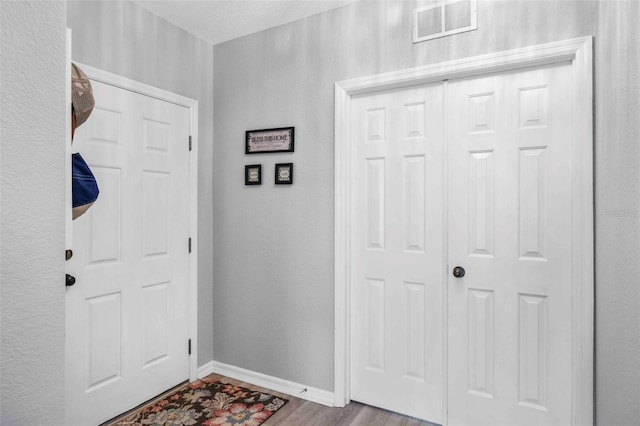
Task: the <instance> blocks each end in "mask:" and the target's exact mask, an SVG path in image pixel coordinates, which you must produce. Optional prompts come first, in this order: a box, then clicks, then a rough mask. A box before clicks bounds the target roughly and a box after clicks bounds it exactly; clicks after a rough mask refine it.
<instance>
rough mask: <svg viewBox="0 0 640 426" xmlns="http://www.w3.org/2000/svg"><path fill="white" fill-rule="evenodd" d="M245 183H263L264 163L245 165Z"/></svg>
mask: <svg viewBox="0 0 640 426" xmlns="http://www.w3.org/2000/svg"><path fill="white" fill-rule="evenodd" d="M244 184H245V185H262V164H249V165H246V166H244Z"/></svg>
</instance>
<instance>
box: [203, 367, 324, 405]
mask: <svg viewBox="0 0 640 426" xmlns="http://www.w3.org/2000/svg"><path fill="white" fill-rule="evenodd" d="M212 373H216V374H220V375H221V376H225V377H230V378H232V379H235V380H240V381H241V382H245V383H250V384H252V385H255V386H260V387H263V388H266V389H271V390H273V391H276V392H280V393H285V394H287V395H291V396H293V397H296V398H300V399H305V400H307V401H311V402H315V403H318V404H322V405H326V406H328V407H333V401H334V395H333V392H329V391H326V390H322V389H318V388H314V387H311V386H307V385H302V384H300V383H295V382H291V381H289V380H284V379H280V378H278V377H273V376H267V375H266V374H262V373H257V372H255V371H251V370H246V369H244V368H240V367H235V366H233V365H229V364H223V363H221V362H217V361H210V362H208V363H206V364H205V365H203V366H201V367H200V368H198V378H199V379H201V378H203V377H206V376H208V375H209V374H212Z"/></svg>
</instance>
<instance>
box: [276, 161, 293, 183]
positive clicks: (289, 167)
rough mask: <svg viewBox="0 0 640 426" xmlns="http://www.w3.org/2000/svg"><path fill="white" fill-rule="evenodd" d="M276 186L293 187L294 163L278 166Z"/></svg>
mask: <svg viewBox="0 0 640 426" xmlns="http://www.w3.org/2000/svg"><path fill="white" fill-rule="evenodd" d="M275 183H276V185H291V184H292V183H293V163H280V164H276V181H275Z"/></svg>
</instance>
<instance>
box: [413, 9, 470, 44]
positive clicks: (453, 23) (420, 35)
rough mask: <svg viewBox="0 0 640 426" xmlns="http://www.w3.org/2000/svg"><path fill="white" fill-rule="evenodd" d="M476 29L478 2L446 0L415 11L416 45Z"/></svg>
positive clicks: (414, 40) (414, 38) (414, 35)
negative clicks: (420, 42)
mask: <svg viewBox="0 0 640 426" xmlns="http://www.w3.org/2000/svg"><path fill="white" fill-rule="evenodd" d="M476 29H478V7H477V0H446V1H443V2H440V3H438V4H435V5H432V6H427V7H421V8H419V9H416V10H414V14H413V42H414V43H417V42H419V41H425V40H431V39H434V38H438V37H444V36H448V35H452V34H458V33H462V32H465V31H471V30H476Z"/></svg>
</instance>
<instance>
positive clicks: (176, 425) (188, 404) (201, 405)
mask: <svg viewBox="0 0 640 426" xmlns="http://www.w3.org/2000/svg"><path fill="white" fill-rule="evenodd" d="M287 402H288V401H287V400H286V399H283V398H278V397H276V396H273V395H269V394H266V393H262V392H257V391H252V390H249V389H245V388H242V387H240V386H235V385H230V384H227V383H222V382H219V381H217V380H215V379H207V378H204V379H202V380H199V381H197V382H194V383H189V384H187V385H185V386H183V387H181V388H180V389H178V390H177V391H175V392H174V393H172V394H170V395H168V396H165V397H163V398H161V399H160V400H159V401H156V402H154V403H153V404H151V405H147V406H146V407H144V408H142V409H140V410H138V411H136V412H134V413H131V414H128V415H127V416H125V417H124V418H123V419H121V420H118V421H116V422H115V423H113V424H112V425H113V426H129V425H152V426H191V425H202V426H258V425H259V424H262V423H263V422H264V421H265V420H267V419H268V418H269V417H271V415H273V413H275V412H276V411H278V410H279V409H280V408H282V407H284V405H285V404H286V403H287Z"/></svg>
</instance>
